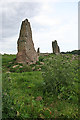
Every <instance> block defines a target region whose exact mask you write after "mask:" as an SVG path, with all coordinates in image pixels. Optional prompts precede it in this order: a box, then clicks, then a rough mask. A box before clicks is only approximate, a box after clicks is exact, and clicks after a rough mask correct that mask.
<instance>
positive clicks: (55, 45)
mask: <svg viewBox="0 0 80 120" xmlns="http://www.w3.org/2000/svg"><path fill="white" fill-rule="evenodd" d="M52 50H53V53H54V54H59V53H60V48H59V46H58V44H57V40H55V41H52Z"/></svg>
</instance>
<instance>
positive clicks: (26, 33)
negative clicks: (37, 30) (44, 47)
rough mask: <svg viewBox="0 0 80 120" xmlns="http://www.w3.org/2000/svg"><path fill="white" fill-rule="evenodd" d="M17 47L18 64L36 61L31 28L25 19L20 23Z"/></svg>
mask: <svg viewBox="0 0 80 120" xmlns="http://www.w3.org/2000/svg"><path fill="white" fill-rule="evenodd" d="M17 45H18V53H17V59H16V60H17V62H18V63H35V62H36V61H37V60H38V54H37V52H36V51H35V48H34V43H33V41H32V31H31V26H30V23H29V22H28V20H27V19H26V20H24V21H22V25H21V29H20V35H19V39H18V42H17Z"/></svg>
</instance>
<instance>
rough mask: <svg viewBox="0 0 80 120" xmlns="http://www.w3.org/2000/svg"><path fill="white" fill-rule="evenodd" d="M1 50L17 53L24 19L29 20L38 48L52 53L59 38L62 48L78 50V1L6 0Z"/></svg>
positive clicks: (0, 22)
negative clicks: (54, 43)
mask: <svg viewBox="0 0 80 120" xmlns="http://www.w3.org/2000/svg"><path fill="white" fill-rule="evenodd" d="M0 16H2V17H1V18H2V19H0V26H2V27H0V36H1V38H0V46H1V47H0V53H9V54H16V53H17V40H18V37H19V32H20V26H21V22H22V20H24V19H26V18H27V19H28V20H29V22H30V24H31V28H32V36H33V42H34V45H35V49H36V50H37V48H38V47H40V51H41V52H52V41H54V40H57V42H58V45H59V46H60V50H61V51H72V50H75V49H78V1H77V0H69V1H68V0H41V1H40V0H23V2H22V0H17V2H16V0H11V1H10V0H6V2H4V3H3V2H1V4H0Z"/></svg>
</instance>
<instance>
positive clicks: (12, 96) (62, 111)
mask: <svg viewBox="0 0 80 120" xmlns="http://www.w3.org/2000/svg"><path fill="white" fill-rule="evenodd" d="M15 58H16V55H3V56H2V69H3V75H2V91H3V93H2V95H3V98H2V100H3V106H2V109H3V120H8V119H14V120H17V119H19V120H27V119H30V120H31V119H44V120H45V119H46V118H49V119H50V118H52V119H62V120H65V119H74V120H77V119H78V120H79V119H80V118H79V117H80V116H79V114H78V95H79V89H78V84H79V83H80V82H79V80H78V56H77V55H75V56H74V55H71V54H66V55H62V54H61V55H53V54H50V55H48V56H40V58H39V61H38V62H37V63H36V64H34V65H30V66H26V67H24V65H22V64H17V63H16V62H15ZM41 62H43V63H44V64H42V63H41ZM16 65H17V66H16ZM13 66H16V67H13ZM20 66H21V67H20ZM33 67H34V68H35V69H34V70H33ZM65 67H67V68H66V69H64V68H65ZM20 68H22V69H21V70H20ZM39 68H41V70H40V71H38V69H39ZM57 69H59V70H57ZM60 71H63V72H62V73H61V74H59V72H60ZM67 72H68V73H69V76H68V75H67V74H66V73H67ZM59 75H62V76H61V77H59ZM65 75H66V81H67V83H68V85H67V86H64V87H63V86H60V85H59V86H58V87H59V90H60V92H59V91H58V92H57V94H56V93H54V92H53V91H52V90H51V87H52V88H53V87H54V86H55V87H56V80H57V81H58V82H59V81H60V79H59V78H62V79H61V80H62V83H64V82H63V81H65V77H64V76H65ZM53 78H54V79H53ZM71 78H73V80H72V79H71ZM54 80H55V81H54ZM70 80H71V82H70V85H69V81H70ZM52 81H53V82H54V84H51V82H52ZM53 82H52V83H53ZM46 83H47V84H48V87H47V85H46ZM60 83H61V82H60ZM72 83H73V84H74V90H73V89H72V86H71V84H72ZM61 85H63V84H61ZM49 87H50V88H49ZM66 89H67V90H70V91H71V92H70V93H67V90H66ZM54 90H55V89H54ZM61 90H62V91H61ZM62 95H63V97H62ZM65 95H68V96H69V97H68V98H70V97H71V98H70V99H65Z"/></svg>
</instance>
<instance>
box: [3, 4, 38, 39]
mask: <svg viewBox="0 0 80 120" xmlns="http://www.w3.org/2000/svg"><path fill="white" fill-rule="evenodd" d="M39 11H40V3H34V2H33V3H30V2H23V3H22V2H21V3H17V2H15V3H8V4H7V5H6V6H4V8H3V10H2V37H3V38H7V37H12V36H14V35H16V34H18V32H19V29H20V25H21V21H22V20H23V19H26V18H28V19H29V18H32V17H34V16H36V15H37V14H38V13H39Z"/></svg>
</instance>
